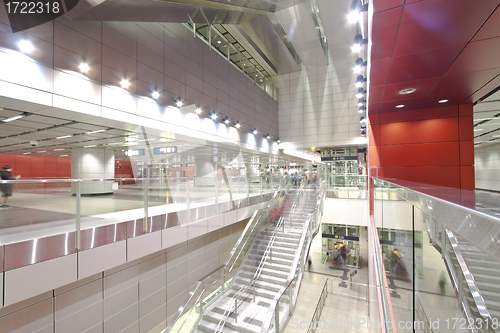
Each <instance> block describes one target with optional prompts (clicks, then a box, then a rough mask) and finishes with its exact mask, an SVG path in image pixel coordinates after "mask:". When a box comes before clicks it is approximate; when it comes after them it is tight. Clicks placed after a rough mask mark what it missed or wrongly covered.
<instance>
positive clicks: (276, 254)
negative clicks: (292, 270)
mask: <svg viewBox="0 0 500 333" xmlns="http://www.w3.org/2000/svg"><path fill="white" fill-rule="evenodd" d="M250 254H253V255H257V256H260V257H262V256H263V255H264V250H259V249H251V250H250ZM269 258H270V259H271V258H272V259H274V258H282V259H289V260H292V261H293V259H294V258H295V254H290V253H284V252H276V251H274V250H273V251H272V254H269Z"/></svg>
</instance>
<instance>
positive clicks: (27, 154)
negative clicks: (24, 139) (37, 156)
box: [23, 152, 31, 155]
mask: <svg viewBox="0 0 500 333" xmlns="http://www.w3.org/2000/svg"><path fill="white" fill-rule="evenodd" d="M29 154H31V152H28V153H23V155H29Z"/></svg>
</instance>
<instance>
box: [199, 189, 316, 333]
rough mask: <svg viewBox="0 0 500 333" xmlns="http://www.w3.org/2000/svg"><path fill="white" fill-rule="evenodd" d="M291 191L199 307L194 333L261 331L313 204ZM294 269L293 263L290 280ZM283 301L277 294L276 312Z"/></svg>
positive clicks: (310, 196)
mask: <svg viewBox="0 0 500 333" xmlns="http://www.w3.org/2000/svg"><path fill="white" fill-rule="evenodd" d="M297 191H298V190H295V191H293V193H290V194H288V200H289V202H291V203H292V204H291V205H290V207H287V209H286V210H285V212H284V214H283V216H282V217H281V218H280V219H279V221H277V222H275V223H270V224H269V225H267V226H265V227H264V228H262V229H261V230H260V231H259V233H258V235H257V237H255V240H254V242H253V244H252V246H251V249H250V250H249V252H248V254H247V256H246V257H245V259H244V260H243V262H242V264H241V266H240V269H239V270H238V272H237V273H236V275H235V276H234V278H233V281H232V283H231V285H230V288H228V290H226V292H225V293H224V294H223V295H222V296H220V297H219V298H218V299H217V300H215V301H214V302H212V303H211V304H210V305H208V306H207V307H206V309H204V312H203V314H202V316H201V319H200V320H199V322H198V324H197V326H196V328H195V330H194V332H207V333H214V332H227V333H230V332H244V333H258V332H261V330H262V328H263V324H264V322H263V320H264V319H265V318H268V317H269V315H272V314H273V312H271V313H270V312H269V311H270V306H271V304H272V303H273V302H272V301H273V299H274V298H275V297H276V296H277V295H279V292H280V290H282V289H283V287H285V285H286V283H287V279H288V278H289V276H290V275H291V273H292V269H293V262H294V259H295V258H296V256H300V255H301V253H302V252H301V249H299V243H300V239H301V236H302V232H303V229H304V223H305V221H306V219H307V217H308V214H309V213H310V212H311V211H313V210H314V209H315V208H316V205H317V193H316V192H314V193H312V192H307V193H306V192H302V193H300V195H299V193H297ZM299 268H300V267H299V266H298V265H297V266H296V268H295V272H293V274H294V275H295V276H297V274H298V273H299V270H300V269H299ZM288 301H289V295H286V294H285V295H283V296H282V298H281V300H280V302H279V311H280V312H283V313H284V312H285V311H286V310H285V309H284V307H283V306H282V302H288ZM286 315H288V314H286ZM280 317H281V315H280ZM273 324H274V323H272V325H273Z"/></svg>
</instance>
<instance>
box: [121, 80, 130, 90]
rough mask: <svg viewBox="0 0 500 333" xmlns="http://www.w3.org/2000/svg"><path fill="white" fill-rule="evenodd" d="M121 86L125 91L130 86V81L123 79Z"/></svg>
mask: <svg viewBox="0 0 500 333" xmlns="http://www.w3.org/2000/svg"><path fill="white" fill-rule="evenodd" d="M120 86H121V87H122V88H124V89H126V88H128V87H129V86H130V82H129V80H126V79H123V80H121V81H120Z"/></svg>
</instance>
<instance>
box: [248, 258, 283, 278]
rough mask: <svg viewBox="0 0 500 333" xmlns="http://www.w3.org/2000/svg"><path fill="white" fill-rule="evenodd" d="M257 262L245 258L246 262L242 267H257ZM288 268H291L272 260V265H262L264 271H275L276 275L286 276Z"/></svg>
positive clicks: (267, 263)
mask: <svg viewBox="0 0 500 333" xmlns="http://www.w3.org/2000/svg"><path fill="white" fill-rule="evenodd" d="M259 262H260V260H259V261H257V260H250V259H248V258H247V260H245V263H244V265H246V266H248V267H249V268H250V267H257V266H258V265H259ZM243 267H244V266H243ZM290 267H291V266H288V265H281V264H278V263H275V262H274V260H273V262H272V263H271V262H266V263H264V269H270V270H272V271H276V272H277V273H281V272H286V273H287V274H288V272H289V271H290Z"/></svg>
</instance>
